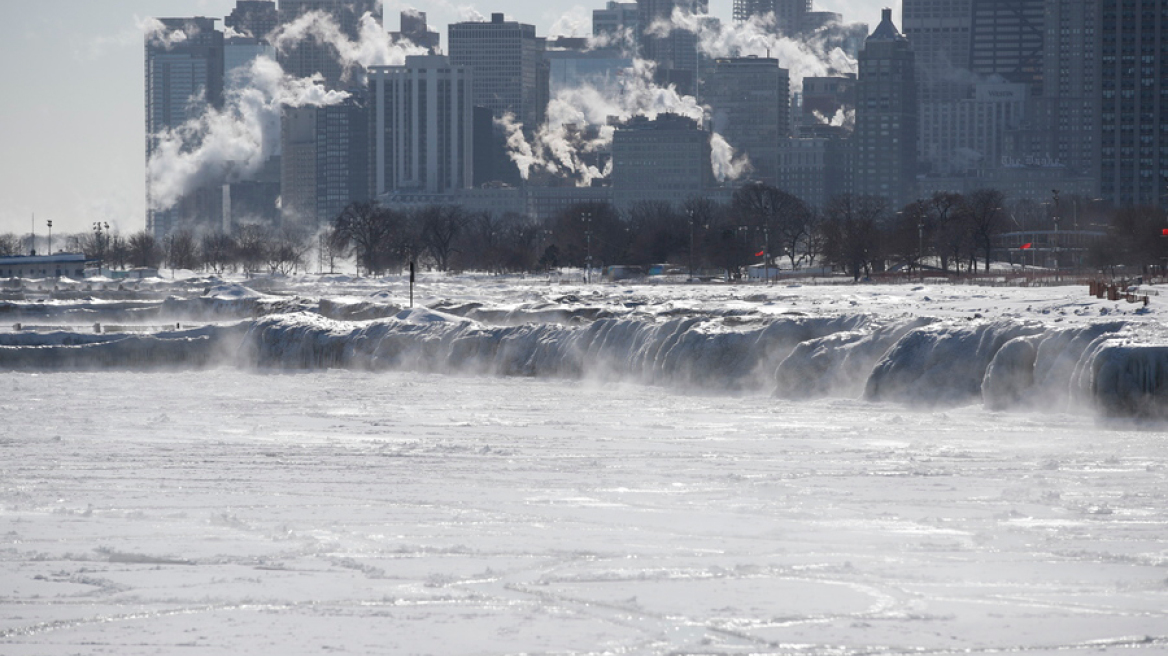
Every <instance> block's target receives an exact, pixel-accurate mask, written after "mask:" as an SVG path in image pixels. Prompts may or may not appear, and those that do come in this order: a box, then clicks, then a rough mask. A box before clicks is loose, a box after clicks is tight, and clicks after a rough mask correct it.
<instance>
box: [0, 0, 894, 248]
mask: <svg viewBox="0 0 1168 656" xmlns="http://www.w3.org/2000/svg"><path fill="white" fill-rule="evenodd" d="M731 5H732V0H713V1H712V2H711V3H710V11H711V13H713V14H714V15H715V16H719V17H721V18H723V19H724V20H729V17H730V14H731ZM886 5H892V7H893V10H894V12H893V15H894V16H896V17H899V11H900V10H899V2H895V3H890V2H883V1H881V0H820V1H817V2H815V7H816V8H817V9H823V10H830V11H837V12H840V13H842V14H844V17H845V19H846V20H848V21H861V22H868V23H870V24H873V25H874V24H876V22H877V19H878V17H879V11H880V8H881V7H882V6H886ZM234 6H235V0H165V1H162V2H159V1H157V0H154V1H148V0H118V1H117V2H105V3H101V4H100V5H98V4H97V3H78V2H72V1H69V0H48V1H47V2H38V3H30V4H22V5H19V6H17V7H14V8H12V11H10V14H9V20H8V21H6V22H5V25H4V27H0V60H2V61H3V62H4V64H3V66H4V74H5V79H6V80H7V81H8V83H9V84H10V85H11V86H12V89H13V91H12V92H11V93H9V94H8V98H6V99H5V101H4V103H3V105H2V106H0V117H3V120H2V121H0V143H3V144H4V148H5V156H4V158H3V160H2V164H0V198H3V199H4V202H3V204H0V232H14V233H17V234H28V232H29V231H30V229H32V228H35V232H36V233H37V234H40V235H43V234H45V233H46V232H47V230H48V228H47V224H46V222H47V221H52V222H53V232H54V233H56V234H65V233H75V232H79V231H84V230H88V229H89V228H90V226H91V225H92V224H93V223H94V222H97V221H101V222H103V223H109V224H110V226H111V228H114V229H117V230H119V231H121V232H123V233H129V232H134V231H137V230H141V229H143V228H144V227H145V225H146V218H145V217H146V211H145V174H144V169H145V161H144V153H143V151H142V138H143V131H142V126H143V124H144V115H143V107H142V102H141V99H142V94H143V78H144V71H143V63H142V62H143V51H142V47H143V37H142V31H141V28H140V27H139V24H140V23H141V22H142V21H143V20H145V19H146V18H148V17H172V16H206V17H209V18H217V19H219V20H220V21H222V18H223V17H224V16H226V15H227V14H229V13H230V11H231V10H232V8H233V7H234ZM410 6H413V7H416V8H417V9H420V10H422V11H425V12H426V13H427V15H428V18H429V22H430V26H431V29H434V30H436V31H438V32H439V33H440V34H441V35H442V49H443V51H444V52H445V49H446V45H447V44H446V25H448V24H449V23H450V22H455V21H457V20H460V19H463V18H466V17H467V16H471V15H473V13H472V10H473V12H477V13H478V14H481V15H483V16H489V15H490V13H491V12H492V11H498V10H499V9H503V11H504V13H506V14H507V16H508V18H513V19H517V20H520V21H523V22H528V23H533V24H535V26H536V29H537V33H538V34H539V35H540V36H550V35H555V34H571V33H572V32H573V31H574V32H575V33H577V34H585V33H587V30H588V29H589V28H590V17H591V11H592V10H593V9H599V8H603V6H604V2H597V3H596V4H595V5H592V4H583V3H580V2H576V1H565V2H554V3H539V4H538V5H537V4H536V3H535V2H532V1H529V0H524V1H520V2H509V3H507V6H506V7H505V8H501V7H496V6H492V5H490V4H487V3H475V4H473V5H454V4H452V3H449V2H434V3H429V2H414V3H404V2H397V1H396V0H390V1H388V2H386V3H385V7H384V12H385V16H386V21H385V22H386V25H385V28H386V29H387V30H388V31H395V30H396V29H397V15H398V13H399V12H400V11H401V10H402V9H404V8H406V7H410ZM219 25H222V22H220V23H219ZM29 62H36V63H37V64H36V65H34V66H30V65H28V63H29ZM64 71H70V72H71V74H70V75H67V76H66V77H65V79H67V80H69V83H68V84H63V83H61V77H60V75H61V72H64Z"/></svg>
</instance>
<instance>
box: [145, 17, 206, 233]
mask: <svg viewBox="0 0 1168 656" xmlns="http://www.w3.org/2000/svg"><path fill="white" fill-rule="evenodd" d="M159 20H160V22H161V24H162V28H163V30H162V32H161V33H159V34H150V35H147V37H146V62H145V63H146V70H145V74H146V75H145V86H146V160H147V162H149V161H150V159H151V157H152V156H153V155H154V153H155V151H156V149H157V146H158V139H159V135H160V134H162V133H163V132H165V131H166V130H170V129H174V128H177V127H179V126H181V125H183V124H184V123H186V122H187V121H188V120H190V119H193V118H197V117H198V116H201V115H202V114H203V112H204V111H206V109H207V108H208V107H215V108H219V107H222V106H223V33H222V32H220V31H219V30H217V29H215V19H213V18H204V17H201V16H199V17H194V18H162V19H159ZM176 33H181V34H182V35H183V38H182V39H175V38H171V37H172V36H173V35H174V34H176ZM153 188H154V181H153V180H152V179H151V177H150V171H149V168H148V169H147V174H146V207H147V213H146V228H147V230H149V231H151V232H152V233H153V234H154V235H155V236H156V237H159V238H161V237H165V236H166V235H167V234H169V233H170V232H171V231H173V230H174V229H175V228H176V227H178V225H179V224H180V223H187V222H191V221H201V220H217V218H218V216H219V214H221V210H220V209H219V208H217V207H215V205H214V203H215V192H214V191H213V190H193V191H192V193H189V194H187V195H186V196H184V197H183V198H182V199H180V200H179V202H178V204H177V205H175V206H173V207H171V208H168V209H165V210H163V209H155V202H154V198H153V196H154V194H153V191H152V190H153Z"/></svg>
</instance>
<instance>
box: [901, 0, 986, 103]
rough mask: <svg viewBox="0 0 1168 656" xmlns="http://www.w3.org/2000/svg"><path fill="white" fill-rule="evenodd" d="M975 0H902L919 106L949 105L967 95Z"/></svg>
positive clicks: (970, 78)
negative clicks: (915, 72) (929, 104)
mask: <svg viewBox="0 0 1168 656" xmlns="http://www.w3.org/2000/svg"><path fill="white" fill-rule="evenodd" d="M977 1H978V0H947V1H946V2H937V0H904V4H903V5H902V8H901V27H903V28H904V36H905V37H906V38H907V39H908V40H909V43H911V44H912V47H913V52H914V53H915V54H916V61H917V64H916V66H917V91H918V95H919V97H920V100H921V102H922V103H937V102H951V101H956V100H961V99H963V98H966V97H968V96H969V88H970V86H971V84H972V82H973V76H972V75H971V73H970V63H969V57H970V35H971V30H972V25H973V3H974V2H977Z"/></svg>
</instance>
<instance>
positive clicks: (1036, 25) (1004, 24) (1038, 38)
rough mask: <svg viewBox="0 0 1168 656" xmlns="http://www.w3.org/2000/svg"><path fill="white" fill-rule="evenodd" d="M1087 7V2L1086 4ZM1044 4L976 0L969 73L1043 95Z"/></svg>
mask: <svg viewBox="0 0 1168 656" xmlns="http://www.w3.org/2000/svg"><path fill="white" fill-rule="evenodd" d="M1083 3H1084V4H1086V0H1083ZM1044 4H1045V0H973V7H972V12H971V14H970V32H969V39H970V54H969V67H970V70H971V71H973V72H974V73H975V74H977V75H978V76H980V77H982V78H988V77H989V76H991V75H1000V76H1002V77H1003V78H1005V79H1006V81H1008V82H1019V83H1022V84H1026V85H1029V87H1030V93H1031V94H1032V95H1034V96H1040V95H1042V65H1043V63H1042V48H1043V30H1044V28H1043V23H1044V21H1045V7H1044Z"/></svg>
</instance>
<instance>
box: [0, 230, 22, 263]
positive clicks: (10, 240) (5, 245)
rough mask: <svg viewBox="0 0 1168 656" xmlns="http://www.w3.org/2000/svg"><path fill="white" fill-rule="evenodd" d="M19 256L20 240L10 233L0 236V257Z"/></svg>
mask: <svg viewBox="0 0 1168 656" xmlns="http://www.w3.org/2000/svg"><path fill="white" fill-rule="evenodd" d="M18 254H20V238H19V237H17V236H16V235H14V234H12V233H11V232H6V233H4V234H2V235H0V257H8V256H11V255H18Z"/></svg>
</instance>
